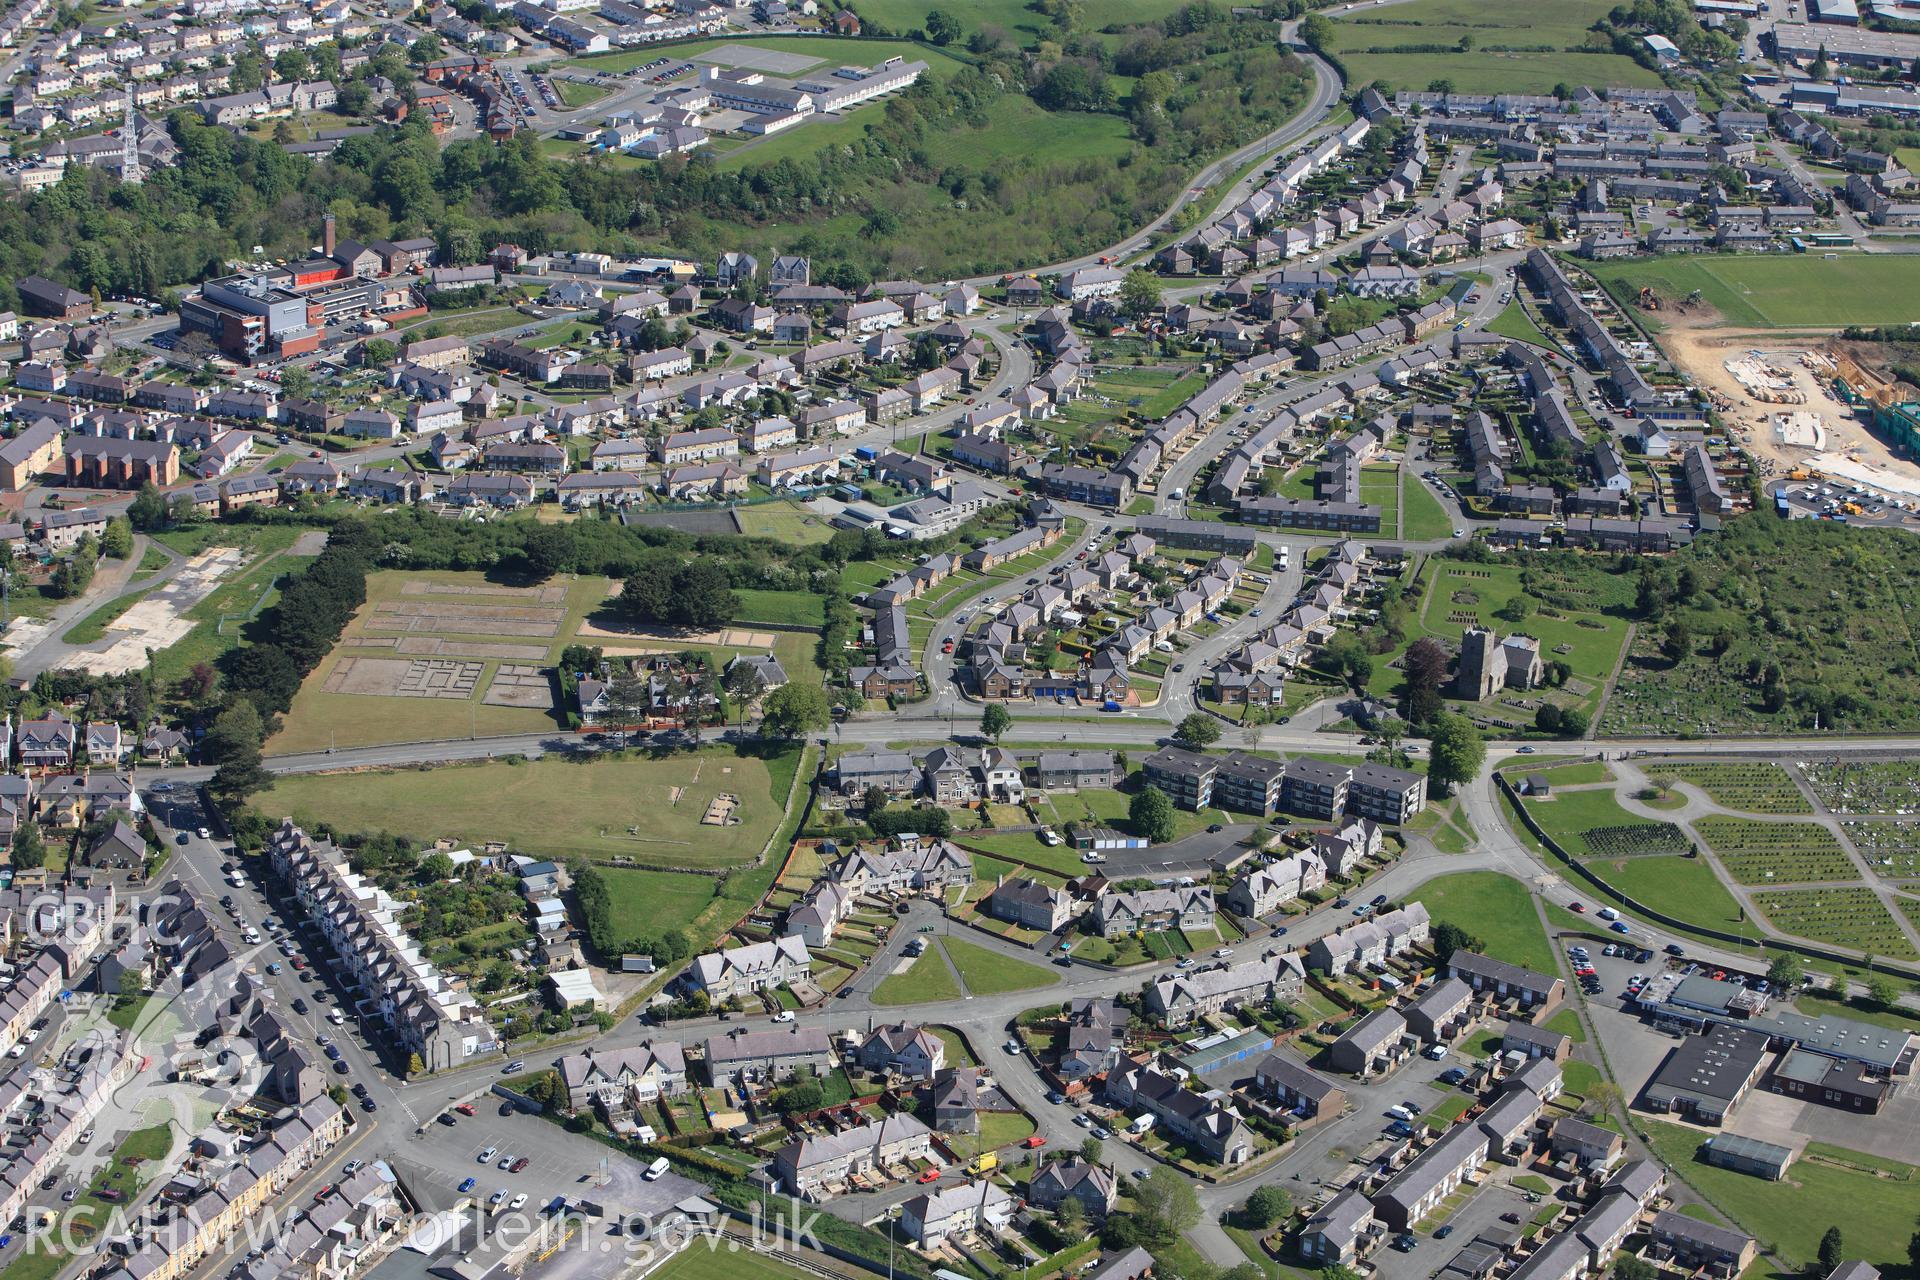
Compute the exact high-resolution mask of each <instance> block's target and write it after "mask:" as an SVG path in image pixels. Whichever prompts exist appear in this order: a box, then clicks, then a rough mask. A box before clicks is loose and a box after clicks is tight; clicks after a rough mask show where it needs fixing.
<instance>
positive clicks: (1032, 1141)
mask: <svg viewBox="0 0 1920 1280" xmlns="http://www.w3.org/2000/svg"><path fill="white" fill-rule="evenodd" d="M1020 1145H1021V1146H1023V1147H1025V1148H1026V1149H1027V1150H1029V1151H1032V1150H1033V1149H1034V1148H1035V1147H1044V1146H1046V1145H1047V1140H1046V1139H1045V1138H1043V1137H1041V1136H1040V1135H1039V1134H1037V1133H1036V1134H1034V1135H1032V1136H1031V1137H1029V1138H1028V1139H1027V1140H1026V1141H1025V1142H1023V1143H1021V1144H1020Z"/></svg>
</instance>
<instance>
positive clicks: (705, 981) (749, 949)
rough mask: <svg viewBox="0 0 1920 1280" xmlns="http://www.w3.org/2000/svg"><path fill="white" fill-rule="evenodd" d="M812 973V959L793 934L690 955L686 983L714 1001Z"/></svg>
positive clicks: (776, 985)
mask: <svg viewBox="0 0 1920 1280" xmlns="http://www.w3.org/2000/svg"><path fill="white" fill-rule="evenodd" d="M812 976H813V958H812V957H811V956H810V955H808V954H807V944H806V943H805V942H804V941H802V940H801V939H800V938H799V937H798V936H797V935H793V934H789V935H788V936H786V937H783V938H769V939H767V940H766V941H764V942H752V943H748V944H747V945H745V946H740V947H729V948H727V949H726V950H724V951H710V952H708V953H707V954H705V955H702V956H697V957H695V958H694V961H693V964H692V965H691V966H689V967H688V969H687V975H686V977H687V983H688V985H689V986H691V987H693V988H694V989H695V990H699V991H704V992H706V993H707V997H708V998H709V999H710V1000H712V1001H714V1002H715V1003H716V1004H717V1003H719V1002H721V1001H724V1000H730V999H732V998H733V997H735V996H746V995H751V994H753V993H754V992H757V991H761V990H763V989H766V988H769V987H781V986H786V985H789V984H790V983H792V982H793V981H795V980H796V979H797V980H802V981H804V980H806V979H809V978H811V977H812Z"/></svg>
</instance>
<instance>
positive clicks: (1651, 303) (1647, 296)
mask: <svg viewBox="0 0 1920 1280" xmlns="http://www.w3.org/2000/svg"><path fill="white" fill-rule="evenodd" d="M1639 302H1640V309H1641V310H1642V311H1658V310H1659V309H1660V299H1659V298H1658V297H1656V296H1655V295H1654V292H1653V286H1652V285H1650V284H1643V285H1641V286H1640V299H1639Z"/></svg>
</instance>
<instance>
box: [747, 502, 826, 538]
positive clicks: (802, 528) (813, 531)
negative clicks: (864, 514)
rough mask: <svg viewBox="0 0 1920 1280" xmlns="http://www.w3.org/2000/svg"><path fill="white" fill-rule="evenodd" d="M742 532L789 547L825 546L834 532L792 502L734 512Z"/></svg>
mask: <svg viewBox="0 0 1920 1280" xmlns="http://www.w3.org/2000/svg"><path fill="white" fill-rule="evenodd" d="M733 514H734V519H736V520H738V521H739V522H740V532H742V533H744V534H747V535H748V536H749V537H755V538H775V539H778V540H779V541H781V542H786V543H809V542H825V541H826V540H827V539H829V538H831V537H832V536H833V528H832V526H830V525H828V524H827V522H826V521H825V520H823V519H821V518H820V517H819V516H817V515H815V514H813V512H811V511H808V510H807V509H805V508H804V507H801V506H799V505H797V504H795V503H792V502H759V503H755V504H753V505H752V506H748V507H739V508H736V509H735V511H734V513H733Z"/></svg>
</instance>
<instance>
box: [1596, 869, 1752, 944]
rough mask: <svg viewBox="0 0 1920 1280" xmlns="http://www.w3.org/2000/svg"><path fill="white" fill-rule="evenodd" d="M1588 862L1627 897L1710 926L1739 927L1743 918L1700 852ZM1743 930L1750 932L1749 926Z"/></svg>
mask: <svg viewBox="0 0 1920 1280" xmlns="http://www.w3.org/2000/svg"><path fill="white" fill-rule="evenodd" d="M1588 866H1589V868H1590V869H1591V870H1592V871H1594V872H1595V873H1596V874H1598V875H1599V876H1600V877H1601V879H1603V880H1605V881H1606V882H1607V883H1608V884H1610V885H1612V886H1614V887H1615V888H1616V889H1618V890H1620V892H1622V893H1624V894H1626V895H1627V896H1628V897H1630V898H1632V899H1634V900H1635V901H1637V902H1644V903H1646V904H1647V905H1648V906H1649V907H1652V908H1653V909H1654V910H1656V911H1664V912H1666V913H1667V914H1669V915H1671V916H1673V917H1674V918H1675V919H1677V920H1681V921H1684V922H1686V923H1688V924H1692V925H1698V926H1700V927H1702V928H1708V929H1741V927H1742V926H1743V925H1746V924H1747V922H1746V921H1745V920H1744V919H1743V918H1742V916H1741V912H1740V904H1739V903H1738V902H1736V901H1735V900H1734V897H1733V895H1732V894H1731V893H1729V892H1727V888H1726V886H1725V885H1723V884H1721V883H1720V879H1719V877H1717V876H1715V875H1714V874H1713V868H1712V867H1711V866H1709V865H1708V864H1707V861H1706V860H1705V859H1704V858H1683V857H1678V856H1676V855H1671V854H1656V855H1649V856H1645V857H1638V858H1613V859H1605V858H1596V859H1594V860H1593V861H1592V862H1590V863H1588ZM1744 931H1745V932H1751V927H1750V926H1749V927H1748V928H1747V929H1746V930H1744Z"/></svg>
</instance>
